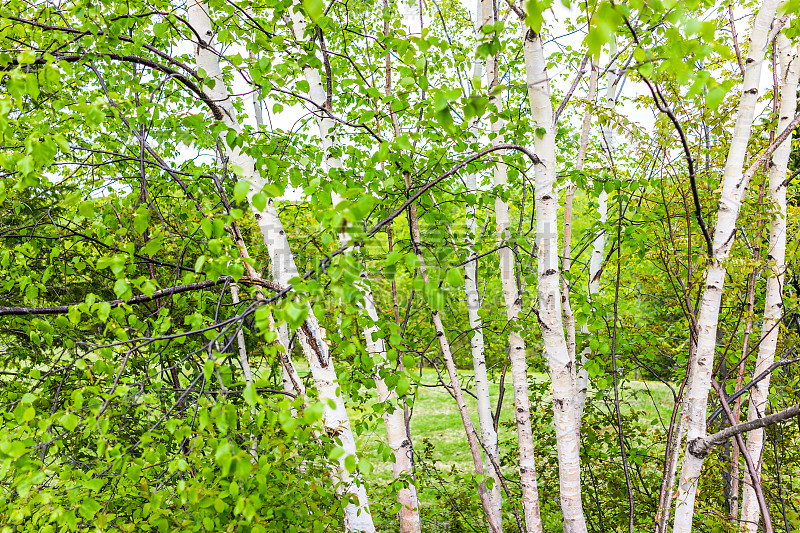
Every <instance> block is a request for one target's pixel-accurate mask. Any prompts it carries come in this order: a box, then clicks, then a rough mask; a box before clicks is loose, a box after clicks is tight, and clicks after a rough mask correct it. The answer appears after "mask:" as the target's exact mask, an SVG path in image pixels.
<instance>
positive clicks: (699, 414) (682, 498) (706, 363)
mask: <svg viewBox="0 0 800 533" xmlns="http://www.w3.org/2000/svg"><path fill="white" fill-rule="evenodd" d="M777 8H778V2H773V1H771V0H765V2H763V3H762V4H761V7H760V8H759V10H758V14H757V15H756V19H755V21H754V23H753V29H752V31H751V34H750V39H749V46H748V53H747V60H746V62H745V71H744V82H743V84H742V93H741V94H742V96H741V99H740V101H739V106H738V109H737V114H736V125H735V126H734V130H733V138H732V140H731V144H730V149H729V151H728V158H727V160H726V163H725V173H724V175H723V178H722V195H721V197H720V202H719V209H718V215H717V224H716V229H715V232H714V241H713V246H712V249H711V254H712V255H711V261H712V264H711V267H710V268H709V270H708V272H707V274H706V280H705V287H704V291H703V297H702V299H701V301H700V305H699V311H698V317H697V350H696V351H695V354H694V361H693V363H692V371H691V381H690V382H689V386H688V390H687V393H686V411H687V412H686V420H687V431H686V438H687V441H688V442H689V443H691V442H692V441H693V440H695V439H697V438H702V437H704V436H705V431H706V427H705V425H706V406H707V405H708V392H709V389H710V387H711V379H712V376H711V371H712V366H713V361H714V351H715V349H716V336H717V324H718V320H719V311H720V304H721V301H722V292H723V287H724V283H725V273H726V267H725V263H724V261H725V259H727V257H728V254H729V253H730V250H731V246H732V245H733V241H734V238H735V233H734V232H735V228H736V219H737V218H738V216H739V207H740V205H741V202H742V199H743V195H744V193H745V191H746V190H747V185H748V183H747V181H745V180H744V173H743V168H742V167H743V166H744V158H745V154H746V153H747V145H748V142H749V140H750V131H751V128H752V125H753V115H754V113H755V105H756V101H757V99H758V81H759V79H760V77H761V67H762V65H763V63H764V56H765V54H766V48H767V44H768V41H767V36H768V34H769V28H770V25H771V24H772V21H773V19H774V18H775V12H776V10H777ZM701 467H702V459H701V458H699V457H696V456H695V455H692V453H691V451H690V450H689V448H688V446H687V451H686V455H685V457H684V460H683V466H682V468H681V473H680V480H679V482H678V495H677V498H676V500H675V527H674V530H675V532H676V533H678V532H683V531H691V529H692V518H693V516H694V501H695V496H696V494H697V480H698V477H699V475H700V468H701Z"/></svg>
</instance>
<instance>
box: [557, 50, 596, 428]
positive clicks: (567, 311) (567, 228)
mask: <svg viewBox="0 0 800 533" xmlns="http://www.w3.org/2000/svg"><path fill="white" fill-rule="evenodd" d="M596 93H597V63H596V62H595V61H594V60H592V63H591V74H590V75H589V92H588V94H587V96H586V100H587V102H588V104H587V105H586V111H585V112H584V114H583V123H582V126H581V140H580V146H579V147H578V159H577V160H576V162H575V170H576V171H578V172H581V171H583V165H584V163H585V161H586V150H587V148H588V147H589V131H590V129H591V124H592V106H593V105H594V99H595V94H596ZM575 189H576V185H575V184H574V183H572V180H569V181H567V185H566V187H565V191H566V193H565V195H564V248H563V251H562V254H563V256H564V265H563V269H564V272H565V273H567V272H569V271H570V268H572V203H573V198H574V197H575ZM569 293H570V288H569V281H568V280H567V278H566V277H563V276H562V278H561V302H562V305H563V306H564V325H565V327H566V329H567V349H568V350H569V356H570V359H571V360H572V361H573V363H574V370H573V371H574V372H576V379H578V383H580V379H581V375H582V373H586V376H585V377H584V378H583V381H584V382H585V383H586V384H587V385H588V379H589V374H588V372H586V370H585V369H583V368H581V370H580V371H578V370H577V368H578V365H577V360H576V358H575V350H576V341H575V315H574V314H573V312H572V304H571V301H570V294H569ZM580 391H581V389H580V386H579V387H578V395H579V396H578V402H576V405H575V409H576V412H577V413H578V420H579V421H580V418H581V415H582V413H583V401H581V396H580ZM583 399H584V400H585V399H586V391H585V390H584V392H583ZM578 429H580V428H578Z"/></svg>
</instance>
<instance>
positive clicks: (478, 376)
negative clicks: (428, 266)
mask: <svg viewBox="0 0 800 533" xmlns="http://www.w3.org/2000/svg"><path fill="white" fill-rule="evenodd" d="M491 21H492V9H491V4H490V2H489V1H488V0H478V3H477V13H476V24H475V29H476V32H475V33H476V37H477V41H478V42H479V43H480V42H481V40H482V36H483V33H482V32H481V28H483V26H485V25H486V24H489V23H490V22H491ZM482 75H483V65H482V64H481V61H480V60H479V59H477V58H476V59H475V60H474V61H473V63H472V83H473V85H474V88H473V93H479V92H480V91H481V81H480V80H481V77H482ZM478 121H479V119H478V118H474V119H472V120H471V123H470V130H471V131H473V132H476V133H477V132H478V130H479V127H478ZM477 178H478V177H477V175H476V174H474V173H471V172H470V173H469V174H467V175H466V176H465V177H464V182H465V184H466V187H467V195H468V196H469V195H475V194H477V192H478V183H477ZM466 215H467V216H466V229H467V246H466V249H467V257H472V256H473V254H474V253H475V251H474V246H475V238H476V236H477V234H478V224H477V222H476V220H475V207H474V204H472V203H471V202H470V201H469V200H468V201H467V208H466ZM464 292H465V293H466V297H467V314H468V318H469V327H470V330H471V331H472V337H471V338H470V349H471V351H472V368H473V372H474V373H475V395H476V396H477V397H478V422H479V424H480V427H481V440H482V441H483V447H484V449H485V450H486V454H487V455H488V456H489V457H487V458H486V462H485V464H484V468H485V469H486V473H487V475H488V476H489V477H491V478H492V480H493V483H492V489H491V492H490V495H491V499H492V508H493V509H494V513H495V517H496V520H497V522H498V523H499V524H500V525H501V526H502V521H503V492H502V486H501V484H500V475H501V473H500V472H497V471H496V470H495V467H494V465H495V464H497V465H499V464H500V450H499V448H498V444H497V432H496V431H495V429H494V419H493V418H492V403H491V398H490V396H489V377H488V375H487V372H486V355H485V352H484V341H483V322H482V320H481V317H480V315H479V314H478V311H480V308H481V304H480V297H479V293H478V260H477V258H476V259H475V260H473V261H470V262H468V263H467V264H466V265H465V266H464Z"/></svg>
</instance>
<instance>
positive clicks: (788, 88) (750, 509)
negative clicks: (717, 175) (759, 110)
mask: <svg viewBox="0 0 800 533" xmlns="http://www.w3.org/2000/svg"><path fill="white" fill-rule="evenodd" d="M778 51H779V54H780V62H781V74H782V76H781V79H782V86H781V107H780V112H779V115H778V116H779V118H778V131H783V130H784V129H786V128H787V127H788V126H789V123H790V122H791V121H792V118H794V117H793V116H794V113H795V111H796V110H797V78H798V73H800V64H799V63H800V55H799V54H800V47H798V49H797V50H796V51H795V53H794V56H792V53H791V43H790V42H789V39H787V38H786V37H785V36H784V35H782V34H781V35H779V36H778ZM791 144H792V138H791V136H790V137H788V138H787V139H786V140H785V141H783V143H782V144H781V145H780V146H779V147H778V148H777V149H776V150H775V152H774V153H773V155H772V166H771V168H770V173H769V197H770V199H771V200H772V202H773V204H774V206H775V208H776V209H777V211H776V213H775V217H774V218H773V219H772V225H771V227H770V232H769V254H768V259H769V262H770V273H769V277H768V278H767V291H766V297H765V299H766V302H765V303H764V323H763V326H762V330H761V343H760V344H759V345H758V358H757V359H756V367H755V369H754V370H753V376H754V377H755V376H757V375H759V374H761V373H762V372H764V371H766V370H767V369H768V368H769V366H770V365H771V364H772V363H773V361H774V360H775V349H776V348H777V345H778V334H779V332H780V323H781V318H782V317H783V290H782V288H783V277H784V271H785V270H786V216H787V211H786V183H785V180H786V171H787V167H788V162H789V155H790V153H791ZM769 378H770V375H769V373H768V374H767V377H765V378H764V379H762V380H761V381H759V382H758V383H756V384H755V385H754V386H753V388H751V389H750V405H749V406H748V409H747V420H748V421H751V420H755V419H757V418H761V417H763V416H764V410H765V408H766V406H767V396H768V394H769ZM747 451H748V452H749V453H750V457H752V458H753V461H754V462H755V467H756V471H757V475H761V464H762V461H761V457H762V454H763V452H764V430H763V429H755V430H752V431H750V432H749V433H748V434H747ZM759 514H760V509H759V506H758V501H757V499H756V493H755V491H754V490H753V487H751V486H750V485H748V484H745V486H744V497H743V498H742V518H741V520H742V527H743V529H744V530H746V531H747V532H748V533H755V531H756V530H757V529H758V520H759Z"/></svg>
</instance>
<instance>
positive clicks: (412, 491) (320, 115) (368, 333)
mask: <svg viewBox="0 0 800 533" xmlns="http://www.w3.org/2000/svg"><path fill="white" fill-rule="evenodd" d="M290 17H291V21H292V32H293V33H294V36H295V39H297V40H302V39H304V33H305V30H306V22H305V20H303V18H302V15H301V14H300V13H298V12H295V11H293V10H291V11H290ZM303 76H304V77H305V80H306V81H307V82H308V85H309V94H308V98H309V99H310V100H311V101H312V102H314V103H315V104H316V105H317V106H319V107H321V108H325V109H327V110H328V111H331V109H330V106H329V105H328V102H327V100H328V98H327V93H326V91H325V89H324V88H323V84H322V77H321V75H320V72H319V70H318V69H316V68H312V67H310V66H308V65H305V66H304V67H303ZM312 112H313V113H314V115H315V117H316V121H317V125H318V127H319V135H320V139H321V140H322V148H323V150H324V152H325V162H326V166H327V168H328V171H329V172H330V170H332V169H339V168H341V166H342V163H341V161H340V159H339V158H338V157H336V156H335V155H333V153H332V150H331V149H332V148H333V147H334V146H335V144H336V140H335V138H334V136H333V132H334V127H335V126H336V123H335V122H334V121H333V120H332V119H331V118H329V116H328V115H326V114H325V113H324V112H320V111H319V108H317V109H312ZM331 200H332V203H333V206H334V208H335V207H336V205H337V204H339V203H340V202H341V200H342V198H341V196H339V194H338V193H336V192H335V191H333V192H332V194H331ZM340 226H341V231H340V233H339V242H340V243H341V244H342V245H348V244H349V243H350V235H349V234H348V232H347V221H346V219H342V221H341V225H340ZM352 251H355V252H356V253H357V250H350V252H352ZM361 278H362V279H361V280H360V281H359V282H356V286H357V288H358V289H359V291H360V292H361V296H362V298H363V303H360V304H359V309H360V311H361V313H362V316H363V317H364V318H366V320H367V321H368V322H369V326H367V327H365V328H364V331H363V335H364V340H365V342H366V345H367V352H368V353H369V354H370V356H371V357H372V358H373V360H374V361H376V363H377V371H376V372H375V384H376V387H377V390H378V399H379V401H381V402H391V401H395V400H396V399H397V394H396V393H395V391H394V390H390V389H389V387H388V386H387V385H386V381H385V380H384V379H383V377H382V376H381V372H382V371H384V372H385V371H386V370H388V369H390V368H391V367H390V364H389V360H388V357H387V354H386V343H385V341H384V339H383V338H382V337H381V336H380V330H379V328H378V327H377V325H376V324H377V323H378V320H379V317H378V312H377V310H376V309H375V302H374V299H373V296H372V288H371V284H370V281H369V278H368V277H367V273H366V271H362V272H361ZM373 338H374V339H373ZM383 419H384V423H385V426H386V434H387V438H388V443H389V447H390V448H391V450H392V453H393V454H394V464H393V472H394V476H395V478H404V479H405V480H406V481H407V482H408V486H407V487H406V488H403V489H401V490H400V491H398V493H397V500H398V502H399V503H400V505H401V508H400V513H399V518H400V531H401V533H419V532H420V531H421V523H420V515H419V499H418V497H417V489H416V486H415V485H414V484H413V483H411V481H410V480H411V474H412V464H411V459H412V454H413V450H412V447H411V438H410V436H409V435H408V432H407V431H406V425H405V420H404V416H403V411H402V410H401V409H399V408H397V407H396V406H395V408H394V410H393V411H392V412H391V413H389V412H386V413H384V414H383Z"/></svg>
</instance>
